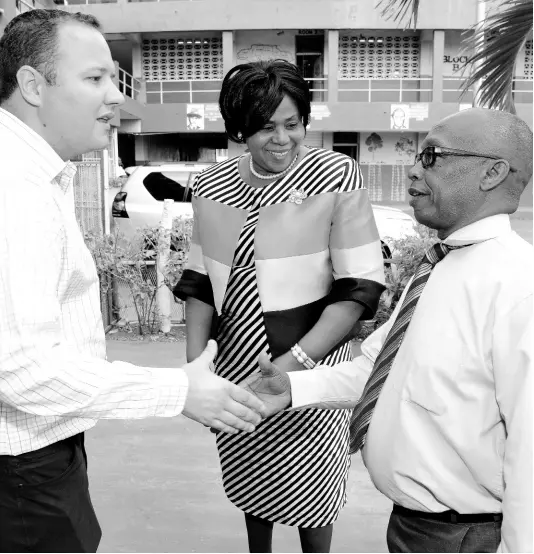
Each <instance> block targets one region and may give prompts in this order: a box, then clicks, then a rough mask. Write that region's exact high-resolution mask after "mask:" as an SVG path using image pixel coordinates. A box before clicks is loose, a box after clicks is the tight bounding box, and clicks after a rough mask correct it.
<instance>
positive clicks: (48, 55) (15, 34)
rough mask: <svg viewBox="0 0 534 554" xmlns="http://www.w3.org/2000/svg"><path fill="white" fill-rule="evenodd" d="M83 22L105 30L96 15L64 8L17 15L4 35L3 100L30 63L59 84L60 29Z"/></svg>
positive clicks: (0, 56)
mask: <svg viewBox="0 0 534 554" xmlns="http://www.w3.org/2000/svg"><path fill="white" fill-rule="evenodd" d="M70 22H75V23H82V24H83V25H88V26H90V27H93V28H94V29H96V30H98V31H100V32H102V28H101V26H100V23H99V22H98V19H96V17H93V16H92V15H86V14H82V13H79V12H78V13H70V12H65V11H63V10H30V11H28V12H25V13H22V14H20V15H18V16H17V17H15V18H13V19H12V20H11V21H10V22H9V23H8V24H7V26H6V28H5V30H4V34H3V35H2V37H1V38H0V104H2V102H4V101H5V100H7V99H8V98H9V97H10V96H11V95H12V94H13V92H15V90H16V88H17V71H18V70H19V69H20V68H21V67H22V66H24V65H29V66H31V67H33V68H34V69H36V70H37V71H39V72H40V73H41V74H42V75H43V77H44V78H45V79H46V82H47V83H48V84H49V85H53V84H55V80H56V67H55V66H56V58H57V48H58V29H59V26H60V25H61V24H62V23H70Z"/></svg>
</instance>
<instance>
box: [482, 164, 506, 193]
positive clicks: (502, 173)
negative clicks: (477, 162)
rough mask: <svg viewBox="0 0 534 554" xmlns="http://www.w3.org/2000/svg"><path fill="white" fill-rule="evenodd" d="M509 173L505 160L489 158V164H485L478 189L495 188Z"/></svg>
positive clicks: (488, 189)
mask: <svg viewBox="0 0 534 554" xmlns="http://www.w3.org/2000/svg"><path fill="white" fill-rule="evenodd" d="M509 173H510V164H509V163H508V162H507V161H506V160H491V164H489V165H486V167H485V172H484V176H483V178H482V182H481V183H480V190H482V191H484V192H489V191H490V190H493V189H495V188H497V187H498V186H499V185H500V184H501V183H502V182H503V181H504V180H505V179H506V177H508V174H509Z"/></svg>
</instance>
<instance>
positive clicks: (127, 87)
mask: <svg viewBox="0 0 534 554" xmlns="http://www.w3.org/2000/svg"><path fill="white" fill-rule="evenodd" d="M119 90H120V91H121V92H122V94H124V96H128V97H129V98H133V99H134V100H138V101H140V100H141V98H140V96H141V81H139V79H136V78H135V77H134V76H133V75H130V74H129V73H128V72H127V71H124V69H121V68H120V67H119Z"/></svg>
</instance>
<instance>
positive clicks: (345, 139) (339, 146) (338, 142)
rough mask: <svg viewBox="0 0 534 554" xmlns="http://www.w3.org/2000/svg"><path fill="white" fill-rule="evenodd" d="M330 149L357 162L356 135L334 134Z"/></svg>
mask: <svg viewBox="0 0 534 554" xmlns="http://www.w3.org/2000/svg"><path fill="white" fill-rule="evenodd" d="M332 149H333V150H334V152H341V153H342V154H346V155H347V156H349V158H353V159H354V160H356V161H358V133H343V132H340V133H334V142H333V147H332Z"/></svg>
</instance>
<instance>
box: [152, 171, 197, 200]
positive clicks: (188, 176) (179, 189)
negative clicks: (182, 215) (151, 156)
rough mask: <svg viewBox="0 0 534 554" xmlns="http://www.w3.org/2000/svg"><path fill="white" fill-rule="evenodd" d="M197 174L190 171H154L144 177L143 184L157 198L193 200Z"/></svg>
mask: <svg viewBox="0 0 534 554" xmlns="http://www.w3.org/2000/svg"><path fill="white" fill-rule="evenodd" d="M195 175H196V173H192V172H190V171H152V172H151V173H149V174H148V175H147V176H146V177H145V178H144V179H143V185H144V186H145V188H146V190H147V191H148V192H149V193H150V195H151V196H152V197H153V198H154V199H155V200H158V201H161V202H162V201H163V200H165V199H167V198H170V199H172V200H174V201H175V202H191V193H192V185H193V177H194V176H195Z"/></svg>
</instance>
